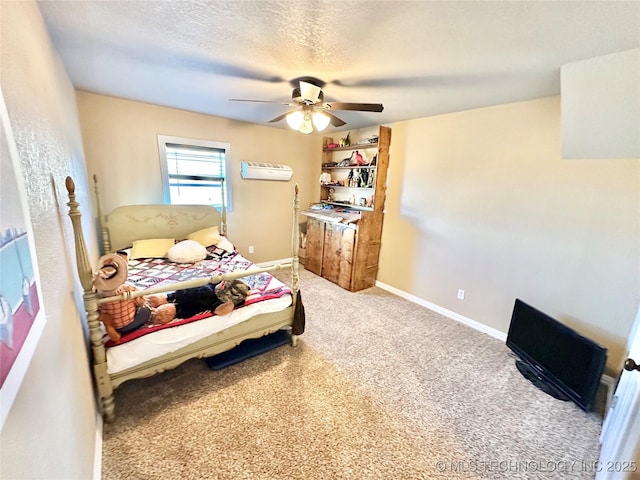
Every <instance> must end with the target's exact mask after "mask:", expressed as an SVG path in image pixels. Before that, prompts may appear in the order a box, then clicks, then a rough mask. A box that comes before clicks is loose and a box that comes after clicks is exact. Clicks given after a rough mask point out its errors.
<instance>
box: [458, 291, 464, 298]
mask: <svg viewBox="0 0 640 480" xmlns="http://www.w3.org/2000/svg"><path fill="white" fill-rule="evenodd" d="M458 300H464V290H462V289H458Z"/></svg>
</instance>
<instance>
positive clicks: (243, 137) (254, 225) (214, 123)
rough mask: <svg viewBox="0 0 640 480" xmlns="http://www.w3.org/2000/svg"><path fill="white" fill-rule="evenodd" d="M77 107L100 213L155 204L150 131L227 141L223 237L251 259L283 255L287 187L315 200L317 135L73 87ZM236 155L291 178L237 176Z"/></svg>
mask: <svg viewBox="0 0 640 480" xmlns="http://www.w3.org/2000/svg"><path fill="white" fill-rule="evenodd" d="M78 109H79V112H80V121H81V124H82V133H83V140H84V146H85V152H86V157H87V169H88V171H89V172H90V173H91V174H94V173H95V174H97V176H98V181H99V185H100V191H101V192H102V193H101V198H102V205H103V210H104V211H105V212H109V211H110V210H111V209H113V208H114V207H116V206H119V205H126V204H142V203H163V197H162V182H161V177H160V160H159V154H158V140H157V137H158V135H170V136H177V137H186V138H196V139H204V140H213V141H218V142H225V143H229V144H231V160H232V165H231V181H232V183H231V186H232V189H233V190H232V192H233V212H230V213H229V214H228V225H229V229H228V232H229V237H230V238H231V240H232V241H233V242H234V243H235V244H236V246H237V247H238V249H239V250H240V252H241V253H242V254H243V255H244V256H245V257H247V258H249V259H250V260H252V261H253V262H256V263H259V262H265V261H269V260H277V259H282V258H288V257H291V242H290V238H291V225H292V211H291V205H292V202H291V200H292V195H293V185H294V184H295V183H298V184H299V185H300V190H301V206H307V205H308V204H309V202H311V201H312V200H313V199H315V198H318V195H319V188H320V187H319V183H318V174H319V173H318V172H319V162H320V149H321V145H322V141H321V138H320V137H318V136H305V135H301V134H300V133H297V132H293V131H291V130H284V129H280V128H273V127H265V126H262V125H253V124H249V123H244V122H237V121H233V120H227V119H223V118H218V117H212V116H208V115H202V114H197V113H192V112H187V111H183V110H176V109H172V108H166V107H160V106H155V105H149V104H145V103H140V102H133V101H129V100H123V99H120V98H114V97H108V96H104V95H97V94H93V93H88V92H78ZM243 160H245V161H254V162H266V163H284V164H286V165H290V166H291V167H292V168H293V177H292V179H291V180H290V181H288V182H282V181H263V180H245V179H243V178H242V177H241V175H240V162H241V161H243ZM249 245H253V246H254V247H255V253H254V254H249V253H248V246H249Z"/></svg>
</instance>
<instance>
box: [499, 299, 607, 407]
mask: <svg viewBox="0 0 640 480" xmlns="http://www.w3.org/2000/svg"><path fill="white" fill-rule="evenodd" d="M507 347H509V348H510V349H511V350H512V351H513V352H514V353H515V354H516V355H517V356H518V357H519V360H517V361H516V366H517V367H518V370H519V371H520V373H522V374H523V375H524V376H525V378H527V379H528V380H530V381H531V382H533V384H534V385H536V386H537V387H538V388H540V389H541V390H543V391H544V392H546V393H548V394H549V395H552V396H554V397H555V398H558V399H560V400H572V401H574V402H575V403H576V404H577V405H578V406H579V407H580V408H582V409H583V410H585V411H587V412H589V411H591V409H592V408H593V403H594V400H595V397H596V392H597V391H598V386H599V384H600V377H601V376H602V373H603V371H604V366H605V363H606V361H607V349H606V348H604V347H602V346H600V345H598V344H597V343H595V342H593V341H592V340H589V339H588V338H586V337H583V336H582V335H580V334H579V333H578V332H576V331H575V330H573V329H571V328H569V327H568V326H566V325H564V324H562V323H560V322H559V321H557V320H555V319H553V318H551V317H550V316H549V315H546V314H545V313H542V312H541V311H540V310H537V309H536V308H534V307H532V306H530V305H527V304H526V303H524V302H523V301H522V300H520V299H516V301H515V305H514V307H513V314H512V315H511V324H510V325H509V333H508V334H507Z"/></svg>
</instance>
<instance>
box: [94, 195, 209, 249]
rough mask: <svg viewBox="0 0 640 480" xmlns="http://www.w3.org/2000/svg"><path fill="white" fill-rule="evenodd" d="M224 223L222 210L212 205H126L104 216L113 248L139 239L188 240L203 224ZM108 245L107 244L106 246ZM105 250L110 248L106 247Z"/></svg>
mask: <svg viewBox="0 0 640 480" xmlns="http://www.w3.org/2000/svg"><path fill="white" fill-rule="evenodd" d="M213 226H218V227H219V226H220V212H218V210H216V209H215V208H214V207H211V206H209V205H164V204H160V205H126V206H123V207H118V208H116V209H114V210H113V211H112V212H111V213H109V214H108V215H105V217H104V225H103V228H105V229H106V231H107V234H108V236H109V243H110V245H109V246H110V247H111V251H112V252H114V251H117V250H120V249H122V248H127V247H130V246H131V245H132V244H133V242H134V241H135V240H144V239H147V238H173V239H175V240H178V241H179V240H184V239H185V238H187V235H189V234H190V233H193V232H195V231H197V230H201V229H203V228H208V227H213ZM105 247H106V246H105V245H103V248H105ZM105 253H110V252H106V248H105Z"/></svg>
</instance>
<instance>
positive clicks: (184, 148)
mask: <svg viewBox="0 0 640 480" xmlns="http://www.w3.org/2000/svg"><path fill="white" fill-rule="evenodd" d="M158 149H159V151H160V168H161V171H162V189H163V193H164V201H165V203H173V204H182V205H185V204H205V205H213V206H214V207H216V208H218V209H220V210H221V209H222V200H223V199H222V192H223V191H224V196H225V199H224V204H225V207H226V209H227V211H231V182H229V181H227V179H228V178H230V175H229V169H228V165H229V163H230V156H231V146H230V145H229V144H228V143H220V142H212V141H208V140H195V139H190V138H179V137H168V136H165V135H158Z"/></svg>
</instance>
